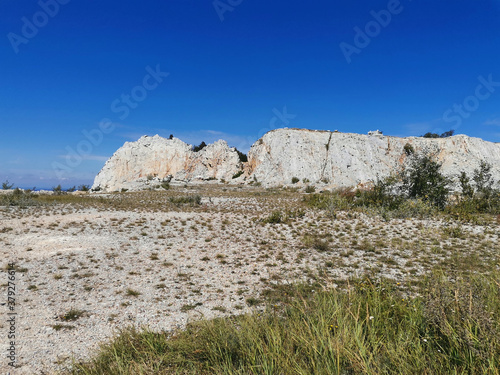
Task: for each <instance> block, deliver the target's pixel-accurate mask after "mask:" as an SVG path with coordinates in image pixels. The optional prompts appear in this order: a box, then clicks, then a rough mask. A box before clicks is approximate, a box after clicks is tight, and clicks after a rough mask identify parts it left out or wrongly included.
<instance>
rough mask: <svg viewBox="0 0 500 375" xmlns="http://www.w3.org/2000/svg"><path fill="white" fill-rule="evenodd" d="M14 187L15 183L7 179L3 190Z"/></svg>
mask: <svg viewBox="0 0 500 375" xmlns="http://www.w3.org/2000/svg"><path fill="white" fill-rule="evenodd" d="M13 187H14V184H11V183H9V180H5V182H2V189H3V190H10V189H12V188H13Z"/></svg>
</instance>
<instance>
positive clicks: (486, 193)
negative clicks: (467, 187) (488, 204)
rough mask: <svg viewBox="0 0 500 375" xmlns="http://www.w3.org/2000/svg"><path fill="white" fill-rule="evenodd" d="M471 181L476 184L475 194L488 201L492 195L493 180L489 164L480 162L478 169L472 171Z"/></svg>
mask: <svg viewBox="0 0 500 375" xmlns="http://www.w3.org/2000/svg"><path fill="white" fill-rule="evenodd" d="M472 179H473V180H474V182H475V183H476V192H477V194H479V195H480V197H481V198H485V199H489V198H490V197H491V196H492V195H493V179H492V174H491V165H490V164H488V163H487V162H485V161H484V160H481V164H480V165H479V169H475V170H474V176H473V177H472Z"/></svg>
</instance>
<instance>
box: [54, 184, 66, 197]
mask: <svg viewBox="0 0 500 375" xmlns="http://www.w3.org/2000/svg"><path fill="white" fill-rule="evenodd" d="M52 191H53V192H54V194H55V195H62V194H65V193H66V192H65V191H64V190H63V189H62V187H61V184H59V185H57V186H56V187H53V188H52Z"/></svg>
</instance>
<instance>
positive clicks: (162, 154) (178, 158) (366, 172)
mask: <svg viewBox="0 0 500 375" xmlns="http://www.w3.org/2000/svg"><path fill="white" fill-rule="evenodd" d="M406 144H409V145H411V146H412V147H413V149H414V150H415V152H416V153H419V152H422V151H427V152H430V153H432V154H435V155H436V157H437V159H438V161H439V162H441V163H442V170H441V171H442V172H443V174H445V175H447V176H450V177H453V178H455V180H456V177H457V176H458V175H459V174H460V173H461V172H462V171H464V172H466V173H467V174H468V175H469V176H471V175H472V173H473V171H474V169H476V168H478V166H479V164H480V162H481V161H486V162H487V163H489V164H490V165H491V166H492V174H493V178H494V180H496V181H499V180H500V144H499V143H493V142H487V141H484V140H482V139H479V138H473V137H468V136H465V135H456V136H452V137H448V138H436V139H434V138H421V137H408V138H399V137H388V136H383V135H381V134H373V135H363V134H353V133H340V132H330V131H314V130H305V129H286V128H285V129H277V130H273V131H270V132H268V133H266V134H265V135H264V136H263V137H262V138H261V139H259V140H258V141H257V142H256V143H255V144H254V145H252V147H251V148H250V151H249V153H248V162H247V163H241V162H240V159H239V156H238V154H237V152H236V150H235V149H234V148H230V147H229V146H228V145H227V143H226V142H225V141H222V140H220V141H217V142H215V143H213V144H209V145H207V146H206V147H205V148H203V149H202V150H201V151H198V152H193V151H192V146H191V145H188V144H186V143H184V142H182V141H181V140H180V139H177V138H173V139H166V138H162V137H160V136H158V135H156V136H154V137H148V136H144V137H141V138H140V139H139V140H138V141H136V142H127V143H125V144H124V145H123V147H121V148H120V149H118V150H117V151H116V152H115V154H114V155H113V156H112V157H111V158H110V159H109V160H108V161H107V162H106V164H105V165H104V167H103V168H102V170H101V171H100V172H99V174H98V175H97V176H96V178H95V181H94V185H93V186H92V188H93V189H97V188H100V189H102V190H104V191H116V190H120V189H122V188H127V189H130V188H132V189H136V188H137V189H139V188H144V187H146V186H147V185H148V184H150V185H151V184H156V185H158V183H160V182H161V181H162V180H163V179H165V178H168V179H170V177H171V178H172V181H173V182H174V183H175V182H176V181H177V182H196V181H209V180H216V181H219V182H220V181H221V180H225V181H226V182H229V183H251V182H252V181H258V182H260V183H261V184H262V185H263V186H266V187H271V186H283V185H292V178H293V177H296V178H298V179H299V180H300V181H301V182H300V183H298V184H297V186H301V185H305V184H312V185H320V186H323V187H325V188H336V187H356V186H358V187H359V186H364V185H369V184H371V183H373V182H374V181H376V180H377V179H380V178H383V177H386V176H388V175H390V174H391V173H394V172H396V171H397V170H398V169H399V168H401V167H402V165H403V164H404V163H405V160H406V158H407V154H406V152H405V150H404V147H405V145H406ZM242 171H244V173H243V174H242V175H241V176H240V177H238V178H235V179H234V178H233V176H235V174H240V172H242ZM148 176H150V177H149V180H151V178H153V180H151V181H149V180H148ZM303 181H305V182H303Z"/></svg>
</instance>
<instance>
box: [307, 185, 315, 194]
mask: <svg viewBox="0 0 500 375" xmlns="http://www.w3.org/2000/svg"><path fill="white" fill-rule="evenodd" d="M315 191H316V188H315V187H314V186H312V185H307V186H306V190H305V192H306V193H308V194H309V193H314V192H315Z"/></svg>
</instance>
